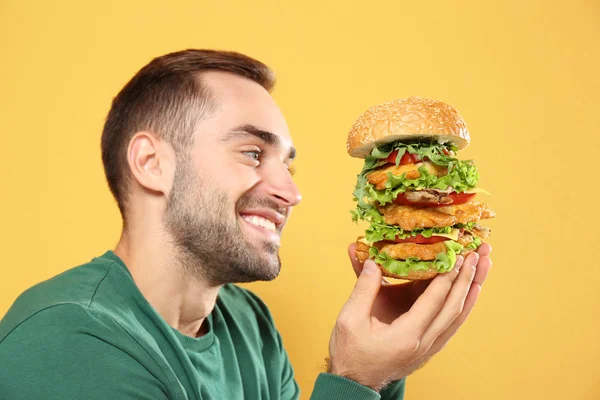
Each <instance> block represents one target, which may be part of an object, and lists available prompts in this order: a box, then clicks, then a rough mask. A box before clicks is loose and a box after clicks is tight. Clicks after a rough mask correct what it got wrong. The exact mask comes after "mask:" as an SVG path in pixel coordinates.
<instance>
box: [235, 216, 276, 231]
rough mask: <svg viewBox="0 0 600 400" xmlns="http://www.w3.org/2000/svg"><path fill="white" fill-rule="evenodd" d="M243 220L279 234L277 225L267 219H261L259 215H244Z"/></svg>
mask: <svg viewBox="0 0 600 400" xmlns="http://www.w3.org/2000/svg"><path fill="white" fill-rule="evenodd" d="M242 219H243V220H244V221H246V222H250V223H251V224H252V225H255V226H258V227H261V228H263V229H266V230H268V231H271V232H277V227H276V226H275V223H274V222H273V221H271V220H268V219H266V218H263V217H259V216H257V215H242Z"/></svg>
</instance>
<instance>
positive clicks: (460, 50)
mask: <svg viewBox="0 0 600 400" xmlns="http://www.w3.org/2000/svg"><path fill="white" fill-rule="evenodd" d="M88 3H91V2H80V1H74V0H72V1H59V2H50V1H37V2H34V1H21V0H1V1H0V116H1V117H0V130H1V132H2V133H1V136H0V137H1V140H2V141H1V144H0V146H1V147H0V151H1V156H0V171H1V174H2V175H1V176H2V185H1V187H2V195H1V196H0V198H1V200H0V201H1V202H2V206H1V207H0V209H1V210H2V218H1V221H2V229H0V235H1V236H0V246H1V251H2V262H1V264H0V265H1V267H0V268H1V275H0V315H3V314H4V313H5V312H6V310H7V309H8V307H9V306H10V304H11V303H12V302H13V300H14V299H15V298H16V296H17V295H18V294H19V293H20V292H22V291H23V290H24V289H25V288H27V287H29V286H30V285H32V284H34V283H36V282H39V281H40V280H43V279H46V278H48V277H50V276H52V275H55V274H57V273H58V272H61V271H63V270H65V269H67V268H69V267H71V266H74V265H76V264H78V263H81V262H85V261H86V260H89V259H90V258H91V257H92V256H95V255H98V254H100V253H102V252H103V251H104V250H106V249H107V248H111V247H112V246H113V245H114V244H115V243H116V241H117V239H118V234H119V229H120V220H119V216H118V212H117V208H116V206H115V205H114V204H113V201H112V199H111V197H110V194H109V191H108V189H107V187H106V185H105V183H104V177H103V172H102V166H101V161H100V154H99V137H100V131H101V127H102V123H103V118H104V116H105V114H106V112H107V110H108V107H109V104H110V101H111V99H112V97H113V96H114V95H115V94H116V93H117V92H118V90H119V89H120V88H121V87H122V85H123V84H124V83H125V82H126V81H127V80H128V79H129V78H130V77H131V76H132V75H133V74H134V73H135V72H136V71H137V70H138V69H139V68H140V67H141V66H142V65H143V64H145V63H146V62H148V61H149V60H150V59H151V58H152V57H154V56H157V55H160V54H163V53H166V52H169V51H174V50H179V49H183V48H188V47H214V48H222V49H234V50H238V51H241V52H246V53H248V54H250V55H252V56H255V57H257V58H259V59H261V60H263V61H265V62H266V63H268V64H270V65H271V66H272V67H273V68H274V69H275V70H276V72H277V73H278V77H279V84H278V87H277V89H276V91H275V94H274V95H275V98H276V100H277V101H278V102H279V104H280V106H281V108H282V109H283V112H284V113H285V115H286V116H287V118H288V122H289V125H290V128H291V131H292V134H293V135H294V138H295V142H296V146H297V148H298V150H299V159H298V162H297V167H298V173H297V182H298V184H299V186H300V188H301V189H302V191H303V194H304V202H303V203H302V204H301V205H300V206H299V207H298V208H297V210H296V211H295V212H294V214H293V216H292V220H291V222H290V224H289V226H288V229H287V232H286V233H285V235H284V243H283V249H282V258H283V262H284V269H283V272H282V274H281V276H280V278H278V279H277V280H276V281H275V283H268V284H253V285H251V287H252V288H253V289H254V290H255V291H256V292H258V293H259V294H260V295H261V296H262V297H263V298H264V299H265V300H266V301H267V302H268V303H269V304H270V305H271V309H272V311H273V313H274V315H275V319H276V322H277V323H278V325H279V328H280V330H281V331H282V334H283V338H284V341H285V344H286V345H287V348H288V351H289V353H290V356H291V359H292V362H293V364H294V365H295V368H296V372H297V378H298V381H299V383H300V385H301V387H302V389H303V392H304V397H305V398H307V397H308V393H309V392H310V390H311V387H312V381H313V379H314V378H315V376H316V374H317V372H318V371H319V369H320V367H321V365H322V359H323V357H324V356H325V355H326V353H327V343H328V340H329V333H330V330H331V328H332V326H333V324H334V321H335V318H336V315H337V313H338V310H339V308H340V307H341V305H342V304H343V302H344V301H345V299H346V297H347V295H348V293H349V291H350V290H351V286H352V284H353V280H354V277H353V274H352V272H351V267H350V265H349V263H348V261H347V259H346V254H345V253H346V246H347V244H348V243H349V242H350V241H352V240H353V239H354V238H355V237H356V235H357V234H358V233H359V232H360V231H361V228H360V227H358V226H356V225H354V224H353V223H352V222H351V221H350V217H349V213H348V210H350V209H351V208H352V206H353V203H352V201H351V192H352V189H353V185H354V182H355V175H356V174H357V173H358V171H359V170H360V168H361V162H360V161H359V160H355V159H351V158H349V157H348V156H347V155H346V153H345V138H346V133H347V131H348V128H349V126H350V125H351V123H352V121H353V120H354V118H356V117H357V116H358V115H359V114H360V113H361V112H362V111H363V110H364V109H366V108H367V107H369V106H371V105H373V104H376V103H379V102H383V101H387V100H391V99H394V98H397V97H404V96H409V95H421V96H426V97H433V98H437V99H440V100H444V101H446V102H449V103H450V104H452V105H454V106H456V107H457V108H458V109H459V110H460V112H461V113H462V114H463V116H464V117H465V118H466V120H467V123H468V126H469V128H470V130H471V132H472V136H473V141H472V145H471V147H470V148H469V149H468V150H466V151H465V152H464V155H463V156H464V157H465V158H475V159H476V160H477V161H478V165H479V169H480V172H481V175H482V179H481V185H480V186H482V187H485V188H486V189H487V190H489V191H490V192H492V194H493V196H492V197H489V198H488V199H487V200H488V201H489V203H491V204H492V205H493V207H494V208H495V210H496V212H497V214H498V218H497V220H496V221H494V222H492V223H490V224H489V226H491V227H492V228H493V237H492V238H491V243H492V244H493V245H494V247H495V252H494V269H493V271H492V273H491V274H490V276H489V280H488V282H487V283H486V285H485V286H484V291H483V293H482V297H481V300H480V302H479V304H478V305H477V307H476V308H475V311H474V314H473V315H472V317H471V319H470V320H469V321H468V324H467V325H466V326H465V327H464V328H463V329H462V330H461V331H460V332H459V335H458V336H457V337H456V338H455V339H454V340H453V341H452V342H451V344H449V345H448V346H447V347H446V349H444V351H443V353H442V354H440V355H439V356H438V357H437V358H436V359H434V360H433V361H432V362H430V363H429V364H428V365H427V367H426V368H424V369H423V370H421V371H419V372H417V373H416V374H415V375H414V376H413V377H412V378H411V379H410V381H409V385H408V398H410V399H440V398H444V399H446V400H452V399H461V400H468V399H492V400H495V399H498V400H500V399H557V400H558V399H570V400H576V399H597V398H600V383H599V379H598V373H599V372H600V345H599V344H598V343H599V340H598V332H597V330H598V328H599V327H600V326H599V322H598V321H599V313H600V290H599V283H600V261H598V260H599V258H598V251H597V249H598V239H600V238H599V235H598V227H599V226H600V212H599V211H598V210H599V208H598V206H597V204H598V203H600V201H599V199H598V194H599V193H600V191H599V189H598V187H599V186H598V177H597V173H596V170H597V169H598V168H597V163H598V160H599V159H600V141H599V137H600V136H599V134H600V72H599V71H600V28H599V27H600V6H599V5H598V2H597V1H593V0H587V1H572V2H565V1H539V0H538V1H521V0H508V1H501V2H500V1H498V2H495V3H492V2H480V1H475V0H473V1H464V2H461V3H462V4H461V5H450V3H454V2H446V1H441V0H437V1H423V2H415V1H411V2H408V1H373V2H366V1H365V2H360V3H361V4H363V5H356V6H354V5H351V3H350V2H347V1H342V0H337V1H317V0H310V1H302V2H298V1H295V2H291V1H290V2H282V1H275V0H272V1H266V0H261V1H220V2H219V1H197V0H195V1H191V0H190V1H175V0H174V1H168V2H164V1H157V0H152V1H141V0H138V1H123V2H122V1H116V0H110V1H109V0H103V1H99V2H95V3H96V4H95V5H90V4H88ZM357 3H359V2H357ZM367 3H371V5H368V6H367V5H365V4H367ZM567 3H569V4H570V5H568V6H567V5H566V4H567ZM40 334H43V333H42V332H41V333H40ZM399 340H400V338H399ZM0 363H1V360H0Z"/></svg>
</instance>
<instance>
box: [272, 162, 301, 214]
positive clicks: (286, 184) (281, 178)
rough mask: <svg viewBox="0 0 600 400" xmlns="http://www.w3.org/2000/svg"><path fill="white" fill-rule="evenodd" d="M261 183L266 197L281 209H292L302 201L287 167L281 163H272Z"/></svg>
mask: <svg viewBox="0 0 600 400" xmlns="http://www.w3.org/2000/svg"><path fill="white" fill-rule="evenodd" d="M277 164H278V165H277ZM263 182H264V183H265V185H266V191H267V193H268V195H269V196H270V197H271V198H272V199H274V200H275V201H276V202H277V203H278V204H280V205H281V207H293V206H295V205H297V204H298V203H300V201H302V195H301V194H300V190H298V186H296V183H295V182H294V180H293V179H292V175H291V174H290V171H289V170H288V167H287V165H286V164H284V163H282V162H276V163H273V165H270V166H269V168H268V169H266V171H265V175H264V177H263Z"/></svg>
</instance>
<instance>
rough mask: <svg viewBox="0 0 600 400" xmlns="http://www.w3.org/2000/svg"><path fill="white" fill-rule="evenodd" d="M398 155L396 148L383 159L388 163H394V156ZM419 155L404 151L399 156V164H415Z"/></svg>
mask: <svg viewBox="0 0 600 400" xmlns="http://www.w3.org/2000/svg"><path fill="white" fill-rule="evenodd" d="M397 156H398V150H394V151H392V152H391V153H390V155H389V156H388V157H387V158H386V159H385V161H387V162H388V163H391V164H395V163H396V157H397ZM420 161H421V160H419V156H418V155H416V154H410V153H409V152H408V151H407V152H405V153H404V155H403V156H402V158H400V165H405V164H416V163H418V162H420Z"/></svg>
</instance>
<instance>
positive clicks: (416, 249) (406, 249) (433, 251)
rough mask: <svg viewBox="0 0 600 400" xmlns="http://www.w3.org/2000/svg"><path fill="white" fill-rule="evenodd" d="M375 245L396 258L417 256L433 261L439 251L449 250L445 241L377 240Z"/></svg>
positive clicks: (402, 258)
mask: <svg viewBox="0 0 600 400" xmlns="http://www.w3.org/2000/svg"><path fill="white" fill-rule="evenodd" d="M374 246H375V247H377V248H378V249H379V251H380V252H382V253H386V254H387V255H389V256H390V257H392V258H395V259H396V260H406V259H407V258H409V257H416V258H418V259H419V260H423V261H431V260H435V258H436V257H437V255H438V254H439V253H445V252H446V251H447V250H448V249H447V248H446V245H445V244H444V242H439V243H433V244H417V243H390V242H377V243H375V244H374Z"/></svg>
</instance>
